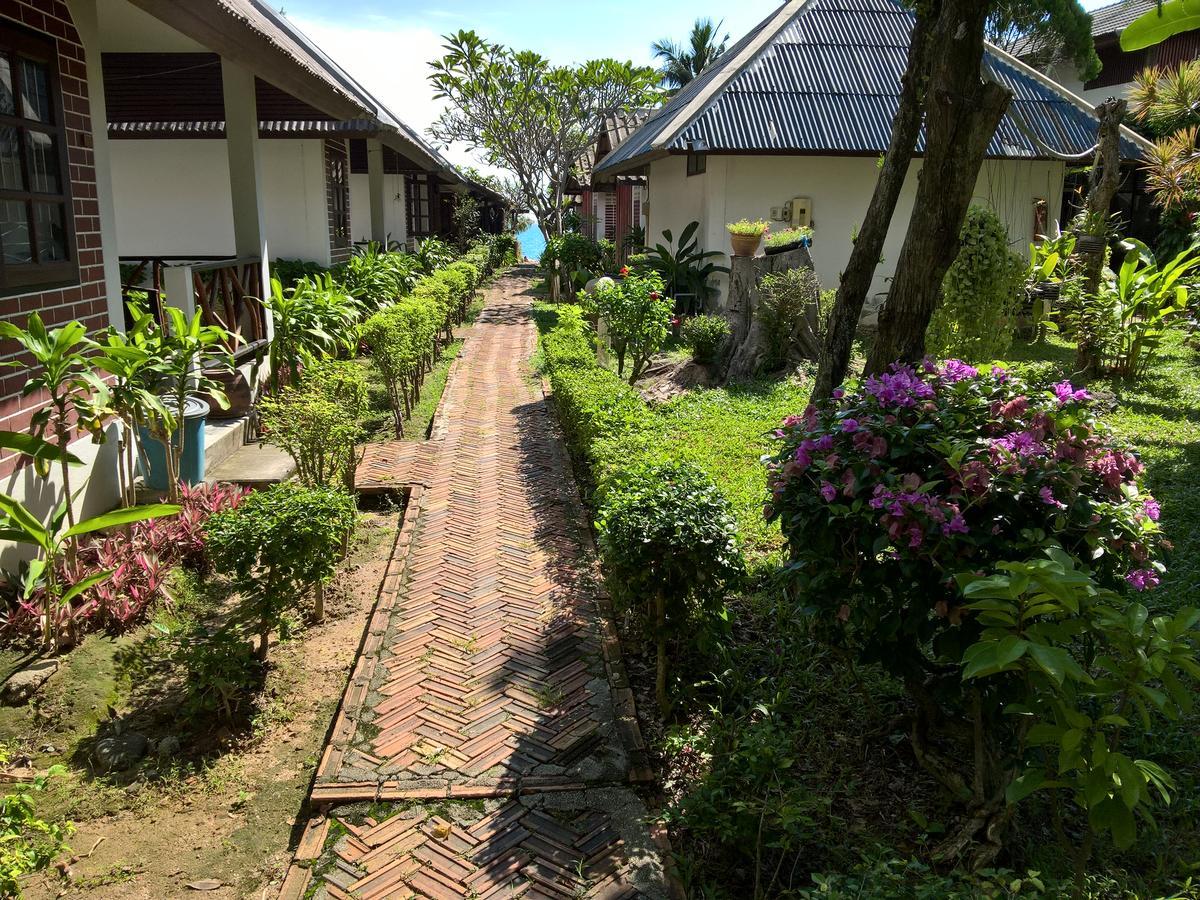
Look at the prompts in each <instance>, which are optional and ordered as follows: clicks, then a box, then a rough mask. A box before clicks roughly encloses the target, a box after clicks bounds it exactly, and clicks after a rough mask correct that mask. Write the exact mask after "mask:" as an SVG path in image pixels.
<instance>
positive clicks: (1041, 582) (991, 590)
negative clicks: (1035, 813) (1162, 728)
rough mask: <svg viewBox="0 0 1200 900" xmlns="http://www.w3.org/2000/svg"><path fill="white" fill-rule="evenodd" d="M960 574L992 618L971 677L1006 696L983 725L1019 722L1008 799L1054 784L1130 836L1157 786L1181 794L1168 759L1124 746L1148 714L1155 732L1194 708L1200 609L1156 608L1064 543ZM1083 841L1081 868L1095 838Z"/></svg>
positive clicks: (967, 677) (1129, 840)
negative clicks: (1155, 612)
mask: <svg viewBox="0 0 1200 900" xmlns="http://www.w3.org/2000/svg"><path fill="white" fill-rule="evenodd" d="M958 583H959V585H960V586H961V587H962V590H963V596H964V597H965V598H966V600H967V601H968V602H967V603H966V606H965V608H966V609H968V610H971V611H972V612H974V613H975V614H976V615H977V616H978V620H979V624H980V625H981V626H982V627H983V630H982V631H981V633H980V634H979V638H978V640H977V641H976V642H975V643H974V644H972V645H971V646H970V647H968V648H967V650H966V652H965V653H964V654H963V657H962V666H963V680H964V681H973V682H974V683H975V684H977V685H980V688H981V689H983V690H986V691H988V693H989V694H994V695H996V696H997V697H999V698H1004V699H1003V700H1002V701H1001V702H1000V705H999V706H998V707H997V708H995V709H994V711H993V712H992V716H993V718H992V719H990V720H989V721H987V722H986V724H985V726H984V727H986V728H989V729H999V728H1001V727H1002V724H1001V723H1002V721H1003V720H1004V718H1007V719H1008V720H1009V721H1019V722H1020V725H1019V726H1018V732H1019V734H1020V742H1019V744H1018V746H1017V748H1016V749H1015V750H1011V749H1010V752H1012V753H1013V755H1014V756H1015V757H1016V759H1017V761H1018V769H1017V772H1016V777H1015V778H1014V779H1013V780H1012V781H1011V782H1009V784H1008V786H1007V791H1006V799H1007V800H1008V802H1009V803H1010V804H1015V803H1019V802H1020V801H1021V800H1023V799H1024V798H1026V797H1028V796H1029V795H1030V794H1032V793H1034V792H1035V791H1048V792H1051V793H1052V795H1053V799H1054V802H1055V804H1056V806H1055V809H1056V811H1057V810H1058V805H1057V804H1059V803H1065V804H1074V805H1077V806H1078V807H1080V809H1081V810H1082V812H1083V813H1084V814H1085V816H1086V818H1087V821H1088V824H1089V826H1090V828H1091V829H1092V831H1094V832H1108V833H1110V834H1111V837H1112V840H1113V843H1114V845H1115V846H1117V847H1118V848H1121V849H1124V848H1127V847H1129V846H1130V845H1132V844H1133V842H1134V838H1135V836H1136V831H1137V820H1138V819H1144V820H1146V821H1147V822H1149V823H1151V824H1153V821H1154V820H1153V817H1152V815H1151V813H1150V808H1151V807H1152V805H1153V804H1154V802H1155V796H1154V795H1157V796H1158V798H1159V799H1161V800H1162V802H1163V803H1170V800H1171V798H1170V794H1169V791H1171V790H1172V789H1173V787H1174V785H1173V783H1172V781H1171V778H1170V776H1169V775H1168V774H1167V773H1166V772H1165V771H1164V770H1163V769H1162V768H1161V767H1160V766H1159V765H1158V764H1156V763H1154V762H1152V761H1151V760H1148V759H1134V758H1131V757H1130V756H1128V755H1126V753H1124V752H1122V750H1121V749H1120V748H1121V747H1122V745H1123V744H1124V745H1127V744H1128V741H1129V735H1130V734H1132V733H1134V732H1135V731H1136V730H1137V728H1138V725H1140V727H1141V729H1142V730H1144V731H1147V732H1148V731H1150V730H1151V727H1152V725H1151V722H1152V719H1153V718H1156V717H1159V716H1162V717H1166V718H1168V719H1174V718H1177V717H1178V716H1180V715H1181V714H1183V713H1187V712H1190V711H1191V710H1192V705H1193V694H1192V689H1190V688H1189V687H1185V684H1184V681H1185V680H1187V679H1189V678H1200V663H1198V662H1197V659H1196V647H1197V641H1198V640H1200V631H1198V630H1197V629H1196V625H1197V623H1198V622H1200V612H1197V611H1196V610H1194V609H1190V608H1184V609H1181V610H1179V611H1178V612H1176V613H1175V614H1174V615H1170V616H1167V615H1161V616H1155V617H1153V618H1151V616H1150V614H1149V611H1148V610H1147V608H1146V607H1145V606H1144V605H1142V604H1141V603H1129V602H1128V601H1126V600H1125V599H1123V598H1122V597H1120V596H1119V595H1118V594H1116V593H1115V592H1113V591H1111V590H1105V589H1102V588H1100V587H1099V586H1098V585H1097V584H1096V583H1095V582H1094V581H1093V580H1092V578H1091V577H1090V575H1089V573H1088V572H1087V571H1085V570H1082V569H1081V568H1080V567H1079V565H1078V563H1077V562H1076V560H1075V559H1073V558H1072V557H1071V556H1069V555H1068V554H1066V553H1064V552H1063V551H1062V550H1061V549H1058V548H1051V549H1050V550H1048V551H1047V553H1046V557H1045V558H1042V559H1037V558H1035V559H1033V560H1030V561H1028V562H1009V563H1001V564H1000V565H999V566H998V567H997V571H996V573H995V574H992V575H988V576H980V575H976V574H974V573H967V574H960V575H959V576H958ZM989 709H991V705H990V704H989ZM1135 714H1136V717H1135ZM1135 723H1137V724H1135ZM988 737H989V738H991V737H992V736H988ZM1022 750H1023V751H1024V752H1021V751H1022ZM1056 814H1057V813H1056ZM1060 838H1061V839H1063V840H1064V841H1066V840H1067V835H1066V833H1065V832H1064V831H1063V830H1062V829H1061V827H1060ZM1078 852H1079V854H1080V858H1079V859H1078V869H1079V872H1080V874H1081V876H1082V873H1083V871H1084V865H1085V864H1086V862H1087V857H1088V855H1089V854H1090V841H1089V842H1085V845H1084V848H1082V849H1081V850H1080V851H1078Z"/></svg>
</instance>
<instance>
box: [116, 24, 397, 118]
mask: <svg viewBox="0 0 1200 900" xmlns="http://www.w3.org/2000/svg"><path fill="white" fill-rule="evenodd" d="M131 2H132V3H133V4H134V5H135V6H137V7H139V8H141V9H143V10H145V11H146V12H147V13H149V14H150V15H152V16H154V17H155V18H156V19H159V20H160V21H162V22H164V23H166V24H167V25H169V26H171V27H172V28H174V29H175V30H176V31H179V32H180V33H182V34H185V35H187V36H188V37H190V38H192V39H193V40H195V41H197V42H198V43H200V44H201V45H202V46H205V47H207V48H209V49H210V50H213V51H215V52H217V53H219V54H220V55H221V56H224V57H227V58H228V59H230V60H232V61H233V62H236V63H238V64H239V65H242V66H245V67H246V68H247V69H249V70H250V71H251V72H254V74H256V75H258V76H260V77H262V78H263V79H265V80H266V81H269V82H270V83H271V84H273V85H275V87H277V88H280V89H281V90H284V91H287V92H288V93H289V94H291V95H293V96H294V97H296V98H297V99H300V100H303V101H304V102H305V103H309V104H311V105H312V106H314V107H316V108H317V109H319V110H321V111H322V112H324V113H326V114H327V115H331V116H335V117H336V118H339V119H359V118H374V117H375V115H376V111H375V110H374V109H370V108H368V107H367V106H365V105H363V104H362V103H360V102H359V101H358V100H356V99H354V98H353V97H352V96H351V95H350V94H348V93H347V92H345V91H344V90H343V89H341V88H340V87H336V86H335V85H334V84H333V83H332V82H331V81H330V80H328V79H327V78H325V77H323V76H321V75H320V74H318V73H317V72H315V71H312V70H311V69H309V68H307V67H306V66H304V65H303V64H302V63H301V62H300V61H298V60H297V59H295V58H294V57H293V56H292V54H291V53H289V52H288V51H287V50H285V49H284V48H282V47H280V46H279V45H278V44H277V43H276V42H274V41H272V40H270V39H269V38H268V37H267V36H266V35H265V34H263V33H262V32H260V31H259V30H257V29H255V28H254V27H253V26H252V25H251V24H250V23H247V22H243V21H241V20H240V19H239V18H238V17H237V16H234V15H232V14H229V12H228V10H226V9H225V8H224V7H221V5H220V4H208V3H205V4H199V3H196V4H192V3H177V2H172V0H131ZM214 13H216V15H214ZM231 26H233V27H231Z"/></svg>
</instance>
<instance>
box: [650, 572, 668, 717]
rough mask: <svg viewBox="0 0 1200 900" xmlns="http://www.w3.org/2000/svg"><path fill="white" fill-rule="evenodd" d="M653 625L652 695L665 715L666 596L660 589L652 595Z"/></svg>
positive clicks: (666, 703) (666, 710)
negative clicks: (654, 656)
mask: <svg viewBox="0 0 1200 900" xmlns="http://www.w3.org/2000/svg"><path fill="white" fill-rule="evenodd" d="M654 625H655V627H654V636H655V639H656V643H657V666H656V669H657V671H656V672H655V678H654V696H655V698H656V699H657V700H658V708H659V710H660V711H661V712H662V714H663V716H664V717H666V715H667V713H669V712H670V711H671V700H670V698H668V697H667V598H666V597H665V596H663V593H662V591H659V592H658V593H657V594H655V595H654Z"/></svg>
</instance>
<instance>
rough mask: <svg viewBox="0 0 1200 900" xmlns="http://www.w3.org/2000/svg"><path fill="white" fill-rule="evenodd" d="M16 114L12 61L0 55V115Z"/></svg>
mask: <svg viewBox="0 0 1200 900" xmlns="http://www.w3.org/2000/svg"><path fill="white" fill-rule="evenodd" d="M16 112H17V105H16V100H15V99H14V97H13V80H12V61H11V60H10V59H9V58H8V56H7V55H0V115H5V116H12V115H15V114H16Z"/></svg>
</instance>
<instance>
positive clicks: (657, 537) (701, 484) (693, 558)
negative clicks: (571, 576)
mask: <svg viewBox="0 0 1200 900" xmlns="http://www.w3.org/2000/svg"><path fill="white" fill-rule="evenodd" d="M596 530H597V532H598V534H599V536H600V550H601V555H602V557H603V559H604V564H605V569H606V571H607V572H608V575H609V578H610V581H611V583H612V584H613V585H614V586H615V587H616V588H617V595H618V596H619V597H620V598H621V599H622V600H623V601H624V602H625V603H626V604H628V605H635V604H637V603H639V602H640V603H641V604H643V605H644V607H645V609H644V613H643V615H644V620H645V622H646V623H647V625H648V626H649V630H650V631H651V633H652V635H653V636H654V639H655V642H656V644H657V647H658V664H657V665H658V675H657V695H658V701H659V705H660V707H662V709H663V710H664V711H665V710H667V709H668V708H669V706H670V703H669V699H668V694H667V668H668V666H667V645H668V643H669V642H675V643H677V642H679V641H681V640H685V639H686V640H691V639H694V638H697V637H699V638H703V637H706V636H711V635H712V634H713V633H714V631H718V630H721V629H723V627H724V624H725V623H726V621H727V613H726V611H725V593H726V591H728V590H730V589H731V588H733V587H734V586H736V585H737V583H738V582H739V580H740V579H741V577H742V575H743V573H744V571H745V567H744V563H743V561H742V556H741V551H740V549H739V547H738V541H737V525H736V523H735V521H734V518H733V515H732V513H731V512H730V509H729V503H728V501H727V500H726V499H725V498H724V497H723V496H722V495H721V493H720V491H718V490H717V488H716V486H715V485H714V484H713V483H712V481H711V480H710V479H709V478H708V476H707V475H705V474H704V473H703V472H701V471H700V470H699V469H696V468H694V467H692V466H688V465H678V464H668V465H654V466H647V467H645V468H635V469H632V470H629V471H627V472H625V473H624V477H623V478H622V479H621V481H620V482H619V483H618V484H617V485H615V486H614V487H613V488H612V489H610V490H609V491H607V492H606V493H605V495H604V502H603V504H602V505H601V507H600V511H599V519H598V521H597V523H596Z"/></svg>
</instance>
